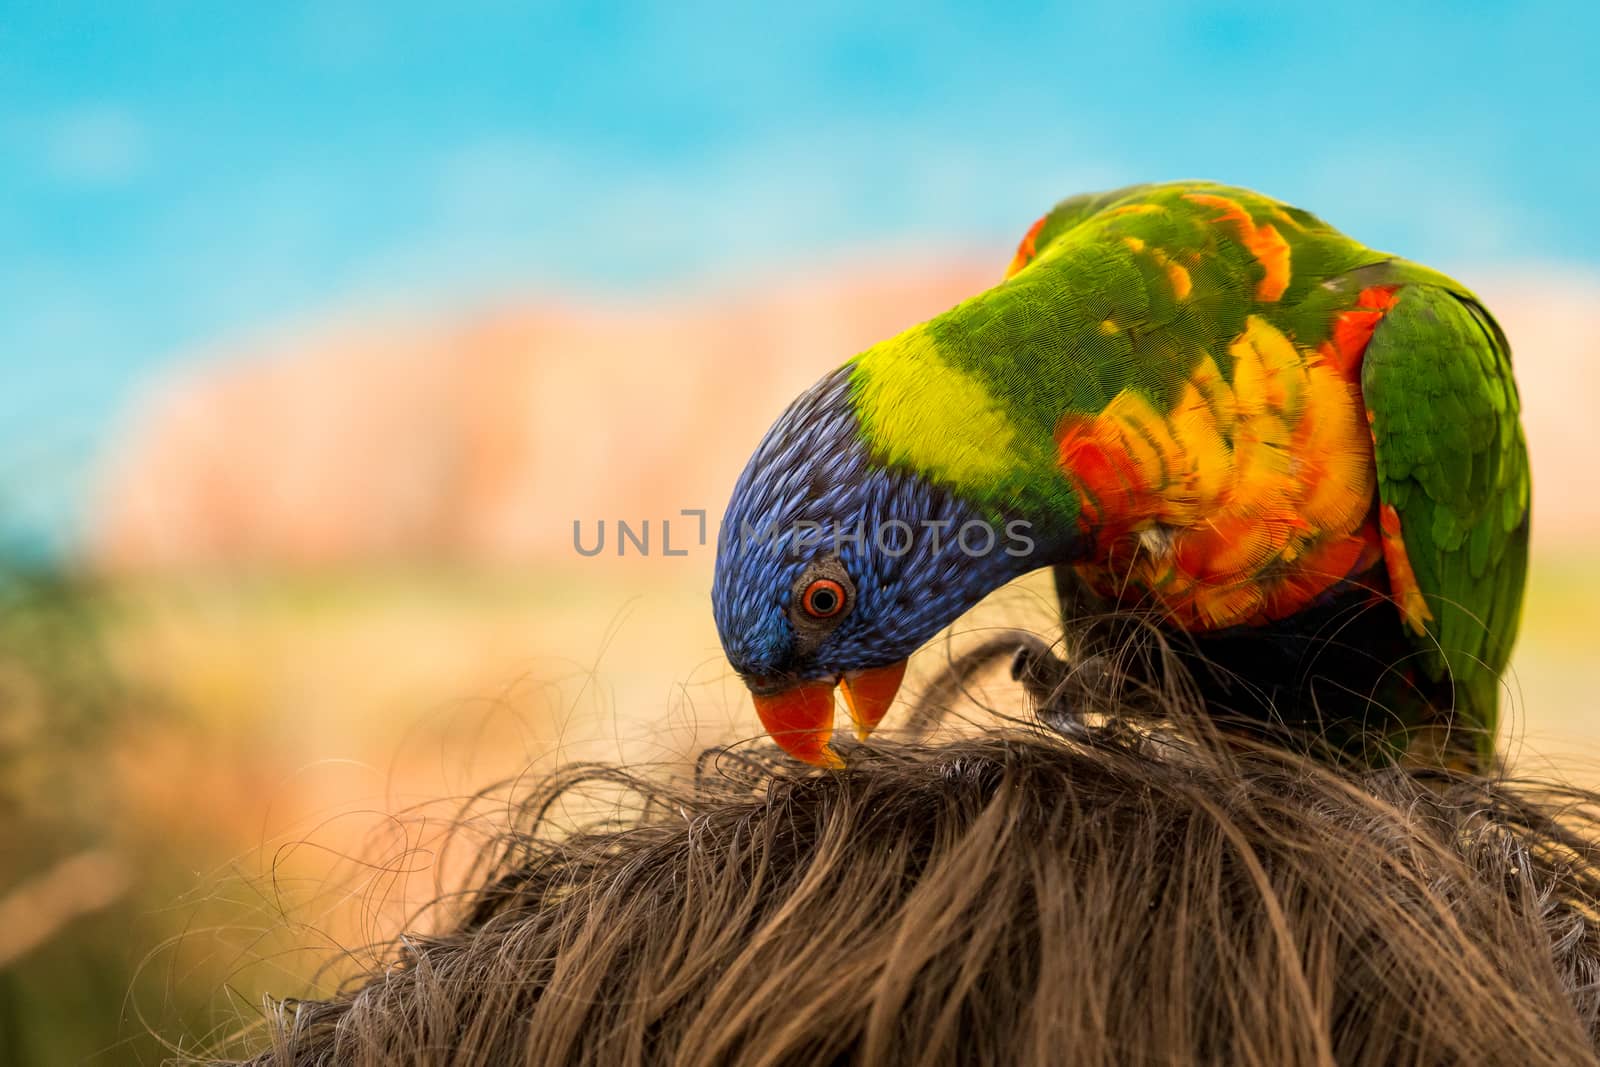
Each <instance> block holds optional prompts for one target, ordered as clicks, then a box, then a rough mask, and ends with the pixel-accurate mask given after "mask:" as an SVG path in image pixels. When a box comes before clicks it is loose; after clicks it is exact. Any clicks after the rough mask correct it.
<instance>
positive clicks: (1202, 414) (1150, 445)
mask: <svg viewBox="0 0 1600 1067" xmlns="http://www.w3.org/2000/svg"><path fill="white" fill-rule="evenodd" d="M1392 303H1393V298H1392V290H1389V289H1387V288H1383V289H1370V290H1367V291H1366V292H1364V293H1362V294H1361V300H1360V303H1359V304H1358V306H1357V307H1356V308H1355V309H1353V310H1351V311H1347V312H1344V313H1342V314H1341V315H1340V316H1339V318H1338V320H1337V321H1336V323H1335V329H1334V332H1333V337H1332V339H1331V340H1330V341H1329V342H1327V343H1325V344H1323V345H1322V346H1320V347H1319V348H1318V349H1316V350H1310V349H1303V348H1297V347H1296V346H1295V344H1294V343H1293V342H1292V341H1291V340H1290V339H1289V338H1288V337H1286V336H1285V335H1284V334H1283V333H1282V331H1280V330H1279V329H1277V328H1276V327H1275V326H1273V325H1272V324H1271V323H1269V322H1267V321H1266V320H1265V319H1263V318H1259V317H1251V318H1250V319H1249V320H1248V322H1247V325H1246V328H1245V330H1244V332H1243V333H1242V334H1240V335H1239V337H1238V338H1236V339H1235V340H1234V341H1233V342H1232V344H1231V345H1229V350H1228V354H1229V356H1230V357H1231V358H1232V362H1233V374H1232V379H1231V381H1230V380H1228V379H1225V378H1224V377H1223V376H1222V373H1221V371H1220V370H1219V369H1218V366H1217V363H1216V361H1215V360H1214V359H1212V358H1211V357H1209V356H1207V357H1206V358H1205V359H1203V360H1202V361H1201V363H1200V364H1199V366H1198V367H1197V368H1196V369H1195V371H1194V373H1193V374H1192V375H1191V377H1190V378H1189V380H1188V381H1187V382H1186V383H1185V384H1184V386H1183V388H1182V389H1181V390H1180V392H1179V396H1178V399H1177V401H1176V403H1174V404H1173V405H1172V406H1171V408H1170V409H1168V410H1166V411H1157V410H1156V409H1155V408H1154V407H1153V406H1152V405H1151V404H1150V402H1149V400H1147V399H1146V398H1145V396H1144V395H1143V394H1142V393H1140V392H1137V391H1135V390H1132V389H1129V390H1125V391H1123V392H1122V393H1120V394H1119V395H1118V396H1117V397H1116V398H1115V399H1113V400H1112V401H1111V403H1110V404H1108V405H1107V406H1106V408H1105V409H1104V410H1103V411H1101V412H1099V413H1098V414H1096V415H1074V416H1069V417H1068V418H1066V419H1064V420H1063V421H1062V423H1061V424H1060V425H1059V426H1058V428H1057V435H1056V436H1057V441H1058V444H1059V447H1060V459H1061V465H1062V468H1063V470H1064V471H1065V473H1066V475H1067V477H1069V478H1070V479H1072V480H1073V482H1074V483H1075V485H1076V487H1077V489H1078V490H1079V494H1080V496H1081V499H1082V502H1083V513H1082V519H1081V522H1082V525H1083V530H1084V533H1085V534H1086V535H1087V536H1088V537H1089V538H1090V540H1091V542H1092V544H1093V546H1094V548H1093V552H1092V554H1091V556H1090V558H1089V559H1088V560H1087V561H1085V562H1084V563H1082V564H1080V565H1079V567H1078V571H1079V573H1080V575H1081V576H1082V577H1083V578H1084V579H1085V580H1086V581H1087V582H1088V583H1089V585H1090V586H1091V587H1092V588H1094V589H1095V590H1096V591H1097V592H1099V593H1100V594H1101V595H1103V596H1107V597H1110V598H1112V599H1114V600H1116V601H1119V602H1122V603H1130V604H1131V603H1147V604H1148V603H1149V602H1150V601H1152V600H1153V601H1155V603H1154V604H1151V605H1150V606H1155V607H1158V608H1160V609H1161V610H1162V611H1163V612H1164V613H1165V614H1166V615H1167V616H1168V617H1169V618H1171V619H1172V620H1173V621H1174V622H1176V623H1178V624H1179V625H1181V626H1183V627H1185V628H1187V629H1191V630H1213V629H1221V628H1224V627H1228V626H1238V625H1251V624H1259V623H1262V622H1266V621H1270V620H1273V619H1280V618H1283V617H1285V616H1288V615H1291V614H1293V613H1295V612H1296V611H1299V610H1300V609H1301V608H1303V607H1305V606H1306V605H1308V604H1309V603H1310V602H1312V601H1313V600H1315V599H1316V598H1317V597H1319V596H1321V595H1322V594H1323V593H1325V592H1327V591H1328V590H1329V589H1330V588H1332V587H1333V586H1335V585H1337V584H1339V583H1342V582H1345V581H1348V580H1351V579H1356V578H1360V577H1362V576H1364V575H1366V574H1367V573H1368V572H1369V571H1372V570H1373V568H1374V567H1375V566H1376V565H1377V564H1378V563H1379V562H1381V561H1382V560H1383V558H1384V543H1383V539H1382V536H1381V532H1380V530H1379V527H1378V524H1377V520H1376V510H1375V508H1374V503H1375V499H1376V472H1375V469H1374V465H1373V444H1372V436H1371V432H1370V430H1369V429H1368V423H1367V417H1366V407H1365V404H1364V403H1363V401H1362V399H1361V392H1360V385H1359V381H1360V362H1361V353H1362V351H1363V350H1364V349H1365V347H1366V344H1367V341H1368V339H1370V337H1371V335H1372V330H1373V328H1374V327H1375V326H1376V325H1377V322H1378V320H1379V318H1381V316H1382V314H1383V312H1384V311H1385V310H1387V309H1388V307H1389V306H1391V305H1392Z"/></svg>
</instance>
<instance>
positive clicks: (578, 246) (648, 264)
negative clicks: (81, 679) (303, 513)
mask: <svg viewBox="0 0 1600 1067" xmlns="http://www.w3.org/2000/svg"><path fill="white" fill-rule="evenodd" d="M767 7H768V9H767V10H763V9H762V8H761V6H759V5H741V6H737V7H736V6H733V5H725V6H720V7H713V6H704V5H696V4H689V3H657V4H619V5H579V4H570V5H560V6H554V7H543V6H539V5H529V4H503V5H493V4H490V5H483V4H471V3H457V4H454V5H451V6H449V7H448V8H446V9H443V10H432V9H429V8H427V7H424V6H422V5H415V4H408V3H403V2H398V0H391V2H389V3H374V4H355V3H337V2H332V3H318V4H305V5H297V4H289V3H282V4H256V5H242V4H236V5H220V4H210V3H208V4H199V3H195V4H185V3H161V4H154V3H151V4H140V3H121V4H94V5H88V4H85V5H78V6H76V7H74V6H73V5H67V4H60V5H56V4H41V3H31V4H22V3H18V2H17V0H0V386H3V388H0V397H3V400H0V529H3V530H6V531H8V532H9V533H10V534H11V535H12V536H13V537H15V536H18V535H19V534H20V535H21V536H23V537H24V538H26V539H28V540H30V541H32V542H33V543H36V544H37V543H45V542H48V541H50V540H51V539H59V538H60V537H61V536H63V535H65V534H66V532H67V531H70V528H71V524H72V522H73V521H74V517H75V516H76V514H77V512H78V509H79V504H80V501H81V498H82V495H83V491H84V486H85V484H86V481H85V479H86V477H87V472H88V470H89V469H90V460H91V457H92V456H93V455H94V453H95V450H96V449H97V448H98V447H99V446H100V444H101V442H102V441H103V439H104V436H105V434H106V431H107V427H108V426H109V425H111V420H112V419H113V418H114V416H115V414H116V412H117V411H119V410H120V409H121V407H122V406H123V405H124V404H125V403H126V402H127V400H128V398H129V396H130V394H131V393H132V392H133V391H135V390H136V389H137V387H138V385H139V383H140V382H141V381H142V380H145V379H147V378H148V377H149V376H150V374H151V373H152V371H153V370H155V369H156V368H159V367H161V366H162V365H163V364H164V363H166V362H167V361H170V360H171V359H173V358H176V357H182V356H187V355H193V354H194V353H195V352H196V351H200V350H203V349H204V346H205V345H206V343H207V342H208V341H210V340H213V339H218V338H226V337H238V336H241V335H249V334H250V333H251V332H253V331H257V330H261V329H265V328H268V327H271V326H272V325H274V324H279V323H282V322H284V321H285V320H290V321H293V320H304V319H308V318H316V317H318V316H321V315H328V314H337V313H338V312H339V311H340V310H341V309H348V308H353V307H369V306H373V305H381V306H396V307H413V308H422V309H428V308H441V307H449V306H451V305H452V304H455V303H461V302H481V300H482V299H483V298H484V297H485V295H486V294H495V293H512V292H537V291H540V290H541V289H550V288H560V289H563V290H567V291H585V290H605V291H612V292H615V291H619V290H630V291H631V290H638V289H648V288H652V287H658V286H662V285H670V286H679V285H683V284H686V283H687V284H710V283H713V282H714V280H715V279H718V278H725V277H731V276H736V275H737V274H739V273H740V272H741V271H742V270H743V269H744V268H745V267H747V266H751V265H758V266H760V267H761V268H762V269H763V270H771V269H772V268H774V267H777V268H779V269H781V267H782V265H783V264H784V263H785V262H791V261H792V262H796V263H799V264H815V263H817V262H826V261H827V260H828V258H829V257H830V256H832V257H837V256H840V255H844V254H848V252H849V250H850V249H853V248H857V247H862V246H870V245H873V244H881V243H885V242H893V243H908V242H915V243H922V244H931V245H939V244H950V245H962V246H970V245H973V244H994V245H995V247H996V249H997V254H998V255H999V256H1000V257H1001V258H1003V257H1004V256H1005V255H1006V254H1007V253H1008V250H1009V245H1010V244H1011V242H1013V241H1014V240H1015V238H1016V236H1017V234H1018V233H1019V232H1020V230H1021V229H1023V228H1025V227H1026V225H1027V223H1028V222H1029V221H1030V220H1031V219H1032V218H1033V217H1035V216H1036V215H1038V214H1039V213H1040V211H1041V210H1042V208H1043V207H1044V206H1046V205H1048V204H1049V203H1050V202H1051V201H1053V200H1055V199H1057V198H1059V197H1061V196H1064V195H1066V194H1068V193H1071V192H1076V191H1080V190H1082V189H1084V188H1093V187H1099V186H1106V185H1111V184H1120V183H1124V182H1129V181H1138V180H1146V179H1162V178H1177V177H1186V176H1203V177H1213V178H1218V179H1221V180H1226V181H1232V182H1236V183H1239V184H1245V185H1251V186H1255V187H1257V188H1261V189H1263V190H1265V191H1268V192H1271V193H1273V194H1275V195H1277V196H1280V197H1283V198H1285V199H1288V200H1292V201H1295V202H1298V203H1300V204H1302V205H1304V206H1306V207H1309V208H1311V209H1313V210H1315V211H1317V212H1318V213H1320V214H1322V215H1324V216H1326V217H1328V218H1329V219H1331V220H1332V221H1334V222H1336V223H1337V224H1339V225H1341V226H1343V227H1344V228H1346V229H1348V230H1350V231H1351V232H1353V233H1355V234H1356V235H1358V236H1360V237H1362V238H1363V239H1365V240H1367V241H1368V242H1369V243H1372V244H1375V245H1379V246H1383V247H1388V248H1391V249H1393V250H1396V251H1399V252H1402V253H1405V254H1408V255H1411V256H1414V257H1417V258H1422V259H1426V260H1429V261H1430V262H1433V263H1434V264H1436V265H1438V266H1441V267H1444V268H1446V269H1452V268H1453V269H1457V270H1460V271H1462V272H1467V271H1469V270H1470V269H1472V268H1474V267H1481V266H1483V265H1485V264H1495V265H1500V264H1507V263H1510V264H1540V265H1546V266H1551V267H1555V268H1558V269H1568V268H1570V269H1585V270H1593V269H1596V268H1597V267H1600V211H1597V210H1596V208H1595V207H1594V204H1595V192H1596V190H1597V189H1600V146H1597V144H1596V141H1597V138H1600V120H1597V118H1596V104H1597V103H1600V91H1597V89H1596V86H1597V85H1600V77H1597V76H1596V75H1595V73H1594V70H1595V68H1596V67H1597V66H1600V14H1597V13H1596V6H1595V5H1592V4H1588V3H1533V4H1521V5H1489V4H1480V3H1473V2H1471V0H1458V2H1455V3H1440V4H1427V3H1412V4H1401V3H1393V2H1391V3H1387V4H1362V3H1340V4H1329V5H1293V4H1261V5H1250V4H1221V5H1215V4H1213V5H1206V4H1198V3H1195V4H1189V3H1178V2H1172V3H1144V2H1139V0H1129V2H1119V3H1114V4H1109V5H1096V6H1092V7H1091V6H1078V5H1063V6H1033V5H1026V4H1008V5H977V4H952V5H948V6H944V5H939V4H934V3H904V4H889V5H877V6H873V7H872V8H870V9H867V8H866V6H865V5H861V4H856V3H852V4H838V5H833V4H829V3H811V4H805V5H767ZM986 8H987V9H988V10H986ZM1284 8H1293V9H1298V11H1296V10H1288V11H1286V10H1283V9H1284Z"/></svg>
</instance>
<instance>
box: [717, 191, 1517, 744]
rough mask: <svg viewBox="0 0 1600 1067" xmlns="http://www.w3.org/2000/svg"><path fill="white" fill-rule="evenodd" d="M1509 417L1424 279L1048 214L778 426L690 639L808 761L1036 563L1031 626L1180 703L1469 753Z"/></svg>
mask: <svg viewBox="0 0 1600 1067" xmlns="http://www.w3.org/2000/svg"><path fill="white" fill-rule="evenodd" d="M1518 411H1519V400H1518V395H1517V388H1516V384H1515V382H1514V381H1513V380H1512V374H1511V353H1510V349H1509V347H1508V345H1507V342H1506V338H1505V335H1504V334H1503V333H1502V332H1501V330H1500V328H1499V326H1498V325H1496V323H1495V321H1494V319H1493V318H1491V317H1490V315H1489V313H1488V311H1487V310H1485V308H1484V307H1483V306H1482V304H1481V303H1479V301H1478V299H1477V298H1476V297H1475V296H1473V294H1472V293H1471V292H1469V291H1468V290H1467V289H1466V288H1464V287H1463V286H1462V285H1460V284H1459V283H1457V282H1455V281H1453V280H1451V279H1450V278H1447V277H1445V276H1444V275H1442V274H1440V273H1438V272H1436V271H1433V270H1430V269H1428V268H1427V267H1423V266H1420V265H1418V264H1416V263H1411V262H1408V261H1406V260H1404V259H1399V258H1397V257H1395V256H1391V255H1388V254H1386V253H1383V252H1376V251H1373V250H1372V249H1369V248H1367V247H1365V246H1363V245H1361V244H1358V243H1357V242H1355V241H1353V240H1351V239H1350V238H1349V237H1346V236H1344V235H1343V234H1341V233H1339V232H1338V231H1337V230H1335V229H1333V228H1332V227H1330V226H1329V225H1327V224H1326V223H1324V222H1323V221H1322V220H1321V219H1318V218H1317V217H1316V216H1314V215H1311V214H1309V213H1307V212H1305V211H1302V210H1299V209H1297V208H1293V207H1290V206H1289V205H1287V204H1283V203H1280V202H1278V201H1276V200H1272V199H1270V198H1268V197H1265V196H1262V195H1260V194H1257V193H1253V192H1250V191H1248V190H1244V189H1238V188H1230V187H1227V186H1222V185H1217V184H1212V183H1208V182H1181V183H1173V184H1160V185H1142V186H1134V187H1129V188H1124V189H1118V190H1115V191H1112V192H1107V193H1100V194H1093V195H1085V196H1077V197H1073V198H1071V199H1068V200H1065V201H1063V202H1062V203H1060V204H1058V205H1057V206H1056V207H1055V209H1054V210H1052V211H1051V212H1050V213H1049V214H1047V215H1045V216H1044V217H1043V218H1042V219H1040V220H1039V221H1038V222H1036V223H1034V225H1033V227H1032V228H1031V229H1029V230H1028V232H1027V235H1026V236H1025V237H1024V238H1023V240H1022V243H1021V245H1020V247H1019V248H1018V250H1017V253H1016V257H1015V259H1014V260H1013V261H1012V263H1011V266H1010V269H1009V270H1008V271H1007V272H1006V275H1005V278H1004V280H1003V281H1001V282H1000V283H999V284H998V285H996V286H995V287H994V288H992V289H989V290H987V291H985V292H982V293H979V294H978V295H977V296H974V297H972V298H971V299H969V300H967V301H965V302H964V303H962V304H960V305H958V306H957V307H955V308H952V309H951V310H949V311H947V312H945V313H943V314H942V315H939V316H937V317H936V318H933V319H931V320H929V321H928V322H925V323H923V324H921V325H919V326H913V327H912V328H911V329H909V330H906V331H905V332H904V333H901V334H900V335H899V336H896V337H892V338H890V339H889V340H886V341H883V342H882V343H880V344H877V345H874V346H873V347H871V348H869V349H867V350H866V351H865V352H862V353H861V354H859V355H857V356H856V357H855V358H853V359H851V360H850V361H849V362H848V363H846V364H845V365H844V366H842V367H840V368H839V369H837V370H835V371H833V372H831V373H830V374H828V375H827V376H825V377H824V378H823V379H822V380H821V381H819V382H818V383H817V384H816V385H815V386H813V387H812V388H811V389H809V390H808V391H807V392H805V393H804V394H803V395H801V396H800V397H799V398H798V399H797V400H796V401H795V402H794V403H793V404H792V405H791V406H790V407H789V409H788V410H787V411H786V412H785V413H784V414H783V415H782V417H780V418H779V419H778V421H777V423H776V424H775V425H774V426H773V427H772V429H771V430H770V431H769V432H768V433H767V435H766V437H765V438H764V439H763V440H762V442H761V443H760V445H759V447H758V448H757V449H756V451H755V454H754V456H753V457H752V458H751V460H750V462H749V464H748V466H747V467H746V468H745V470H744V473H743V474H742V475H741V477H740V478H739V480H738V482H737V484H736V486H735V488H734V491H733V497H732V500H731V502H730V503H729V505H728V509H727V511H726V513H725V516H724V520H723V525H722V530H721V534H720V537H719V544H718V556H717V562H716V573H715V578H714V581H713V586H712V605H713V611H714V615H715V619H716V623H717V628H718V631H719V634H720V636H721V640H722V644H723V649H724V651H725V652H726V654H727V657H728V660H729V661H730V663H731V664H732V666H733V667H734V669H735V670H736V671H737V672H738V673H739V674H740V676H741V677H742V678H743V680H744V681H745V683H746V684H747V685H748V686H749V688H750V690H751V692H752V694H753V696H754V701H755V705H756V710H757V712H758V714H759V716H760V718H761V721H762V723H763V725H764V726H765V727H766V729H767V731H768V733H770V734H771V735H772V736H773V738H774V739H775V740H776V741H777V742H778V743H779V744H780V745H782V746H783V748H784V749H786V750H787V751H788V752H790V753H791V754H792V755H794V756H795V757H797V758H799V759H802V760H805V761H808V762H811V763H815V764H822V765H833V766H837V765H839V762H840V761H839V757H838V756H837V754H836V753H835V752H834V751H833V749H832V748H830V747H829V744H828V741H829V737H830V735H831V733H832V729H833V693H834V689H835V686H836V685H837V686H840V687H842V689H843V691H844V695H845V699H846V703H847V705H848V708H849V710H850V713H851V715H852V717H853V719H854V721H855V724H856V728H857V732H858V734H859V735H860V736H862V737H865V736H866V734H867V733H868V732H870V731H871V730H872V729H873V728H874V727H875V726H876V725H877V724H878V722H879V720H880V719H881V718H882V716H883V715H884V713H885V711H886V710H887V708H888V707H889V706H890V704H891V703H892V701H893V700H894V697H895V694H896V692H897V691H898V688H899V685H900V681H901V677H902V675H903V673H904V670H905V663H906V659H907V658H908V657H909V656H910V655H911V653H912V652H914V651H915V650H916V649H917V648H918V647H919V646H921V645H922V644H924V643H925V642H927V641H928V640H929V639H930V638H931V637H933V636H934V635H935V634H936V633H937V632H938V631H940V630H941V629H943V628H944V627H945V626H947V625H948V624H949V623H951V622H952V621H954V620H955V619H956V618H957V616H959V615H960V614H961V613H962V612H964V611H966V610H967V609H968V608H970V607H971V606H972V605H973V604H975V603H976V602H977V601H978V600H980V599H981V598H982V597H983V596H985V595H986V594H987V593H989V592H990V591H992V590H994V589H996V588H998V587H999V586H1001V585H1003V584H1005V583H1006V582H1008V581H1010V580H1012V579H1014V578H1016V577H1018V576H1020V575H1022V574H1024V573H1027V572H1029V571H1032V570H1035V569H1037V568H1041V567H1046V566H1050V567H1054V568H1055V573H1056V577H1057V582H1058V585H1059V586H1061V594H1062V600H1063V604H1064V605H1070V604H1083V603H1089V604H1093V605H1107V606H1111V607H1116V608H1119V609H1136V610H1140V611H1143V612H1145V613H1146V614H1147V616H1148V617H1150V618H1152V619H1153V620H1154V621H1155V622H1156V623H1157V624H1158V625H1159V626H1160V627H1162V628H1164V630H1165V631H1166V632H1168V633H1170V634H1172V635H1173V636H1174V638H1176V639H1177V640H1176V641H1175V642H1174V644H1175V646H1181V647H1184V648H1187V649H1190V650H1192V652H1193V654H1194V656H1195V657H1196V660H1195V662H1196V664H1197V665H1198V666H1199V667H1200V669H1197V670H1196V671H1195V676H1196V679H1197V681H1198V682H1199V683H1200V685H1201V689H1202V692H1203V694H1204V696H1205V697H1206V699H1207V701H1208V705H1209V706H1215V707H1217V708H1227V709H1229V710H1230V711H1232V712H1237V713H1239V714H1242V715H1244V716H1247V717H1249V716H1256V717H1260V718H1262V719H1263V720H1265V719H1277V720H1279V721H1283V722H1290V723H1298V724H1302V725H1309V726H1311V727H1312V728H1314V729H1315V730H1316V731H1319V732H1321V733H1322V734H1323V735H1324V736H1327V737H1334V738H1338V737H1342V736H1345V735H1348V736H1351V737H1354V736H1359V737H1361V738H1364V739H1371V738H1372V737H1374V736H1376V737H1377V738H1378V739H1379V741H1378V747H1379V749H1380V750H1381V753H1382V754H1387V756H1388V757H1397V756H1400V755H1401V754H1402V753H1405V752H1406V751H1407V749H1408V747H1410V748H1412V749H1413V750H1414V751H1415V750H1418V749H1421V748H1422V747H1424V746H1422V745H1419V744H1416V743H1415V742H1416V741H1417V739H1418V738H1421V737H1423V736H1428V737H1430V738H1431V739H1432V740H1431V741H1429V746H1431V751H1432V752H1433V754H1432V755H1429V756H1427V757H1426V758H1428V759H1434V758H1446V759H1456V758H1464V759H1466V760H1468V761H1470V762H1472V763H1475V764H1482V763H1484V762H1486V761H1487V760H1488V759H1489V758H1490V757H1491V756H1492V752H1493V744H1494V735H1495V720H1496V709H1497V704H1498V697H1499V688H1500V675H1501V672H1502V671H1503V670H1504V668H1505V666H1506V661H1507V658H1508V656H1509V654H1510V650H1511V644H1512V640H1513V638H1514V636H1515V634H1516V630H1517V624H1518V618H1519V615H1520V612H1521V602H1522V590H1523V580H1524V575H1525V571H1526V564H1527V549H1528V529H1529V523H1528V513H1529V472H1528V459H1527V452H1526V447H1525V444H1524V440H1523V434H1522V428H1521V425H1520V422H1519V417H1518ZM1069 586H1070V587H1072V588H1069ZM1066 622H1067V623H1068V625H1069V627H1070V626H1071V625H1072V623H1073V622H1074V620H1073V619H1071V618H1069V619H1067V620H1066ZM1341 731H1343V734H1341ZM1441 738H1443V741H1441ZM1367 758H1373V754H1372V753H1367Z"/></svg>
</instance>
